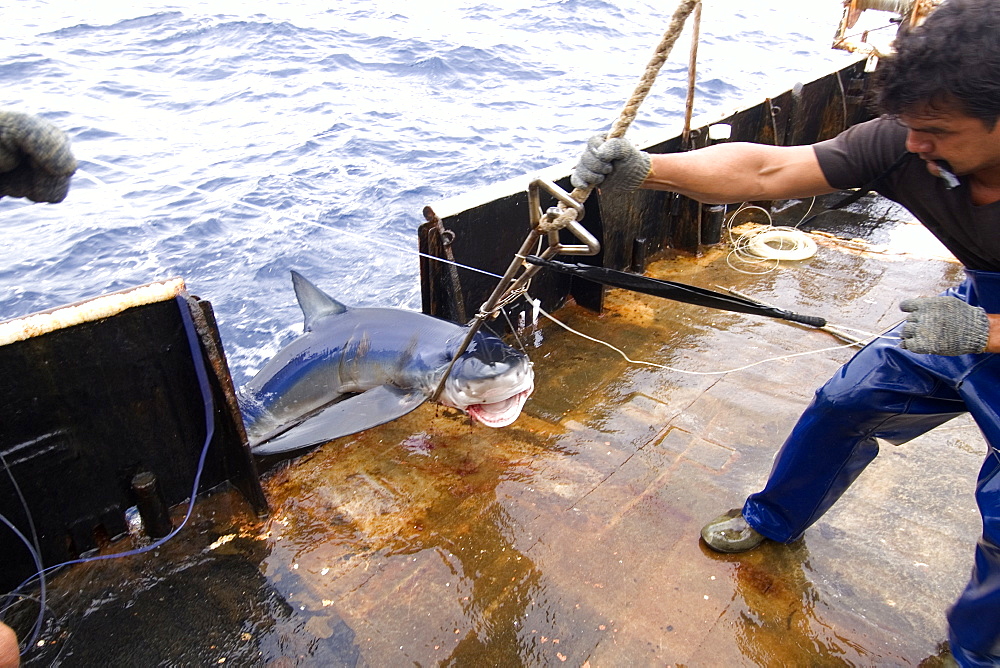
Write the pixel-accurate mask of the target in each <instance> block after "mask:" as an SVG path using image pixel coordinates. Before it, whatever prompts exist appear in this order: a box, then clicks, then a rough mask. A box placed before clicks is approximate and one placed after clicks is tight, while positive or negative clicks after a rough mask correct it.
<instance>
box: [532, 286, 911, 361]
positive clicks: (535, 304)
mask: <svg viewBox="0 0 1000 668" xmlns="http://www.w3.org/2000/svg"><path fill="white" fill-rule="evenodd" d="M525 299H527V300H528V303H530V304H531V307H532V308H533V309H534V310H536V311H537V312H539V313H541V314H542V315H544V316H545V317H546V318H548V319H549V320H551V321H552V322H554V323H555V324H557V325H559V326H560V327H562V328H563V329H565V330H566V331H567V332H570V333H571V334H576V335H577V336H579V337H580V338H583V339H587V340H588V341H593V342H594V343H599V344H601V345H602V346H606V347H608V348H610V349H611V350H613V351H615V352H616V353H618V354H619V355H621V356H622V358H623V359H624V360H625V361H626V362H628V363H629V364H642V365H644V366H651V367H654V368H657V369H664V370H666V371H674V372H676V373H686V374H688V375H691V376H721V375H725V374H727V373H735V372H737V371H744V370H746V369H749V368H751V367H755V366H758V365H761V364H766V363H768V362H779V361H781V360H787V359H792V358H794V357H803V356H805V355H815V354H818V353H825V352H830V351H833V350H841V349H844V348H853V347H854V346H857V345H867V344H869V343H871V342H872V341H874V340H876V339H883V338H884V339H894V340H895V339H899V337H897V336H885V335H883V334H872V333H871V332H864V331H863V330H860V329H855V328H853V327H841V329H845V330H850V331H854V332H859V333H862V334H865V335H866V337H867V338H865V339H864V340H862V341H861V342H860V343H847V344H843V345H839V346H830V347H828V348H819V349H817V350H807V351H805V352H801V353H791V354H788V355H779V356H777V357H768V358H767V359H762V360H757V361H756V362H750V363H749V364H744V365H743V366H739V367H736V368H733V369H727V370H725V371H689V370H687V369H678V368H677V367H672V366H667V365H665V364H657V363H656V362H646V361H644V360H634V359H632V358H631V357H629V356H628V355H627V354H626V353H625V351H623V350H621V349H620V348H617V347H615V346H614V345H612V344H610V343H608V342H607V341H602V340H601V339H598V338H595V337H593V336H589V335H587V334H584V333H583V332H580V331H578V330H576V329H573V328H572V327H570V326H569V325H567V324H566V323H564V322H562V321H560V320H558V319H557V318H555V317H554V316H552V315H551V314H550V313H548V312H547V311H545V309H543V308H542V307H541V306H540V302H539V301H538V300H535V299H532V298H531V297H530V296H528V295H527V293H525Z"/></svg>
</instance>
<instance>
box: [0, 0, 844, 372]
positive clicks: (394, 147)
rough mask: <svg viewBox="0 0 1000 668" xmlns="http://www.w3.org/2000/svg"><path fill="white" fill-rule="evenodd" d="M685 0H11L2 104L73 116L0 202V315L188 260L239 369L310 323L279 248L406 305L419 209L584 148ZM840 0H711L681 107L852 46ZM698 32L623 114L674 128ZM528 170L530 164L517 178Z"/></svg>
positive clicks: (795, 72) (736, 98)
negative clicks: (840, 29)
mask: <svg viewBox="0 0 1000 668" xmlns="http://www.w3.org/2000/svg"><path fill="white" fill-rule="evenodd" d="M674 7H675V5H674V3H666V4H664V3H652V2H644V1H641V0H505V1H504V2H502V3H501V2H495V3H494V2H482V1H475V0H409V1H407V0H403V1H402V2H400V1H398V0H397V1H394V2H388V1H386V0H343V1H341V2H336V3H317V2H309V1H303V2H280V1H269V2H258V1H252V0H251V1H243V2H233V1H232V0H211V1H209V0H178V1H177V2H172V3H154V2H112V1H109V2H102V3H79V2H68V1H65V0H64V1H56V2H43V1H41V0H17V2H12V3H7V6H5V7H4V9H3V10H2V20H0V84H2V86H3V90H4V95H3V96H2V98H0V107H2V108H6V109H13V110H18V111H25V112H31V113H38V114H40V115H42V116H44V117H46V118H48V119H50V120H51V121H53V122H54V123H56V124H57V125H58V126H59V127H61V128H62V129H64V130H65V131H66V132H67V134H68V135H69V136H70V138H71V139H72V141H73V146H74V152H75V153H76V155H77V158H78V159H79V162H80V172H79V173H78V174H77V176H76V177H75V178H74V181H73V186H72V188H71V191H70V194H69V196H68V197H67V199H66V200H65V201H64V202H63V203H61V204H57V205H39V204H30V203H27V202H25V201H24V200H12V199H10V198H5V199H3V200H0V226H2V235H3V237H2V238H3V243H2V245H0V320H2V319H7V318H12V317H16V316H21V315H25V314H28V313H32V312H34V311H37V310H41V309H46V308H51V307H55V306H59V305H62V304H66V303H71V302H74V301H77V300H80V299H84V298H87V297H92V296H96V295H99V294H102V293H104V292H108V291H112V290H119V289H122V288H126V287H130V286H134V285H139V284H142V283H146V282H149V281H153V280H159V279H163V278H168V277H173V276H180V277H183V278H184V279H185V281H186V282H187V285H188V288H189V290H190V291H191V292H192V293H194V294H197V295H199V296H200V297H202V298H205V299H208V300H210V301H211V302H212V304H213V306H214V308H215V311H216V314H217V316H218V319H219V324H220V328H221V333H222V338H223V343H224V346H225V349H226V352H227V355H228V357H229V361H230V366H231V368H232V371H233V376H234V380H235V382H236V383H237V385H241V384H242V383H243V382H245V381H246V380H247V379H248V378H249V377H250V375H252V374H253V372H254V371H255V370H256V369H258V368H259V367H260V366H261V365H262V364H263V362H264V361H266V360H267V359H268V358H269V357H270V356H271V355H272V354H273V353H274V352H275V350H277V348H278V347H279V345H280V344H282V343H284V342H286V341H287V340H288V339H289V338H290V337H292V336H293V335H294V334H295V333H297V332H298V331H299V330H300V328H301V320H300V314H299V312H298V308H297V306H296V305H295V300H294V296H293V293H292V288H291V281H290V279H289V273H288V272H289V270H291V269H295V270H297V271H299V272H301V273H303V274H304V275H305V276H307V277H309V278H310V279H312V280H313V281H314V282H316V283H317V284H318V285H320V286H321V287H322V288H324V289H325V290H326V291H328V292H329V293H331V294H332V295H334V296H335V297H337V298H338V299H340V300H342V301H344V302H345V303H348V304H352V305H361V306H374V305H379V306H395V307H403V308H412V309H419V308H420V291H419V279H418V277H419V271H418V258H417V256H416V254H415V251H416V247H417V241H416V228H417V227H418V225H419V224H420V223H421V222H423V218H422V216H421V209H422V208H423V206H425V205H428V204H431V205H432V204H433V203H434V202H435V201H438V200H440V199H442V198H445V197H450V196H454V195H458V194H463V193H468V192H470V191H473V190H475V189H477V188H480V187H483V186H487V185H489V184H491V183H495V182H497V181H500V180H506V179H511V178H516V177H520V176H522V175H527V174H530V173H531V172H533V171H535V170H538V169H541V168H545V167H549V166H551V165H554V164H558V163H564V162H569V163H572V161H573V160H574V159H575V158H576V156H577V155H578V153H579V151H580V150H581V148H582V146H583V144H584V143H585V141H586V138H587V137H588V136H590V135H591V134H593V133H595V132H597V131H600V130H606V129H607V128H608V127H609V126H610V124H611V122H612V121H613V120H614V119H615V118H616V117H617V115H618V113H619V110H620V108H621V106H622V104H623V103H624V101H625V100H626V99H627V98H628V97H629V95H630V94H631V93H632V90H633V88H634V86H635V84H636V83H637V81H638V79H639V77H640V75H641V73H642V72H643V70H644V68H645V65H646V63H647V62H648V60H649V58H650V56H651V54H652V51H653V48H654V47H655V45H656V44H657V43H658V42H659V40H660V37H661V35H662V34H663V31H664V30H665V29H666V26H667V23H668V19H669V16H670V14H671V13H672V12H673V9H674ZM841 11H842V3H841V1H840V0H809V2H801V0H772V1H771V2H767V3H759V2H758V3H750V2H746V1H745V0H739V1H737V0H706V2H705V7H704V12H703V19H702V27H701V40H700V46H699V65H698V72H699V73H698V83H697V93H696V101H695V115H696V117H698V118H702V119H704V118H706V117H707V118H708V119H710V120H711V119H712V118H713V117H714V118H718V117H722V116H723V115H725V114H727V113H729V112H731V111H733V110H735V109H738V108H741V107H743V106H748V105H749V104H753V103H756V102H757V101H759V100H760V99H761V98H762V97H763V96H767V95H776V94H778V93H780V92H781V91H784V90H786V89H788V88H789V87H790V86H791V85H792V84H793V83H795V82H796V81H808V80H810V79H812V78H815V77H816V76H818V75H820V74H822V73H824V72H827V71H830V70H832V69H835V68H838V67H842V66H844V65H846V64H847V63H849V62H851V61H853V60H855V59H856V57H855V56H852V55H850V54H847V53H845V52H842V51H836V50H833V49H831V48H830V43H831V41H832V38H833V35H834V32H835V30H836V28H837V26H838V23H839V19H840V15H841ZM689 34H690V31H689V30H687V31H685V35H684V36H683V37H682V39H681V40H680V41H679V42H678V44H677V46H676V47H675V49H674V52H673V54H672V55H671V57H670V59H669V60H668V62H667V64H666V65H665V66H664V68H663V69H662V71H661V72H660V75H659V77H658V79H657V82H656V85H655V86H654V88H653V90H652V92H651V93H650V95H649V97H648V98H647V100H646V101H645V102H644V104H643V106H642V108H641V109H640V111H639V117H638V118H637V120H636V121H635V123H634V124H633V126H632V128H631V129H630V130H629V137H630V138H632V139H633V140H635V141H636V142H638V143H641V142H642V141H643V140H644V139H647V138H648V139H653V138H661V139H662V138H665V137H669V136H673V135H675V134H677V133H678V132H679V130H680V128H681V123H682V118H683V109H684V95H685V87H686V80H687V60H688V50H689V45H690V42H689V37H688V36H689ZM527 182H528V178H527V177H525V184H527Z"/></svg>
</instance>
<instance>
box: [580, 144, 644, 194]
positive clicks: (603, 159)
mask: <svg viewBox="0 0 1000 668" xmlns="http://www.w3.org/2000/svg"><path fill="white" fill-rule="evenodd" d="M606 136H607V135H604V134H599V135H594V136H593V137H591V138H590V140H588V141H587V148H586V150H584V152H583V155H581V156H580V162H579V163H577V165H576V167H574V168H573V174H572V175H571V176H570V183H572V184H573V187H574V188H588V187H590V188H595V187H597V186H601V187H602V188H603V189H604V190H624V191H625V192H630V191H632V190H635V189H636V188H638V187H639V186H641V185H642V182H643V181H645V180H646V177H647V176H649V169H650V167H651V166H652V162H653V161H652V159H651V158H650V157H649V154H648V153H646V152H645V151H640V150H639V149H637V148H636V147H635V146H633V145H632V144H631V143H630V142H629V141H627V140H625V139H622V138H621V137H619V138H616V139H608V140H607V141H605V139H604V138H605V137H606Z"/></svg>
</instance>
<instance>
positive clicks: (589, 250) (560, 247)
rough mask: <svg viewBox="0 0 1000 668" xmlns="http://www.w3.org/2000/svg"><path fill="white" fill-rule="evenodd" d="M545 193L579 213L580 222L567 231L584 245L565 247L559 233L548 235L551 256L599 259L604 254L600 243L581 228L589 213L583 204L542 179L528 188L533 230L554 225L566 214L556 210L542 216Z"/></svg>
mask: <svg viewBox="0 0 1000 668" xmlns="http://www.w3.org/2000/svg"><path fill="white" fill-rule="evenodd" d="M542 190H545V191H546V192H547V193H549V194H550V195H552V196H553V197H555V198H556V199H557V200H558V201H559V202H561V203H562V204H563V205H564V206H566V207H569V208H570V209H573V210H574V211H575V212H576V219H575V220H572V221H569V222H567V223H566V225H565V229H567V230H569V231H570V232H571V233H572V234H573V236H575V237H576V238H577V239H579V240H580V241H582V242H583V243H582V244H563V243H560V241H559V231H558V230H551V231H549V232H547V236H548V241H549V249H548V255H549V256H552V255H597V254H598V253H600V252H601V244H600V242H599V241H598V240H597V239H595V238H594V236H593V235H592V234H591V233H590V232H588V231H587V230H586V228H584V227H583V225H581V224H580V222H579V221H581V220H583V215H584V213H585V210H584V208H583V204H581V203H580V202H577V201H576V200H575V199H573V198H572V197H570V195H569V193H568V192H566V191H565V190H563V189H562V188H560V187H559V186H557V185H556V184H554V183H552V182H551V181H546V180H545V179H542V178H536V179H535V180H534V181H532V182H531V183H530V184H529V185H528V214H529V216H530V220H531V229H532V230H538V228H539V225H540V224H541V223H542V222H543V221H544V222H551V221H553V220H555V219H556V218H557V217H559V216H560V215H562V214H563V210H560V209H558V208H556V207H551V208H549V209H547V210H546V211H545V212H544V213H543V212H542V200H541V194H540V192H541V191H542Z"/></svg>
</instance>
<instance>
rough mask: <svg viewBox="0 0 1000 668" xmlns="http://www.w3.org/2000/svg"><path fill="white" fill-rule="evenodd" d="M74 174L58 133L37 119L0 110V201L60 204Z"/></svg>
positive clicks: (66, 142)
mask: <svg viewBox="0 0 1000 668" xmlns="http://www.w3.org/2000/svg"><path fill="white" fill-rule="evenodd" d="M75 171H76V158H74V157H73V152H72V151H71V150H70V146H69V139H67V138H66V135H65V134H63V132H62V130H60V129H59V128H57V127H56V126H54V125H52V124H51V123H49V122H48V121H46V120H44V119H42V118H39V117H38V116H31V115H29V114H22V113H20V112H16V111H4V110H0V197H3V196H4V195H7V196H10V197H27V198H28V199H30V200H33V201H35V202H61V201H63V198H65V197H66V193H67V192H68V191H69V181H70V177H71V176H72V175H73V172H75Z"/></svg>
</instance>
